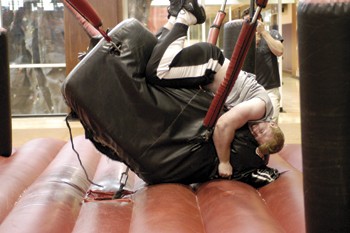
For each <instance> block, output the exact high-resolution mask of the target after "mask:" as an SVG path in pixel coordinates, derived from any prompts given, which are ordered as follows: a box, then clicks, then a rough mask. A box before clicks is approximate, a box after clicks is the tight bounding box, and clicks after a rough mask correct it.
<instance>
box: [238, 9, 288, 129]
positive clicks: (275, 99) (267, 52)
mask: <svg viewBox="0 0 350 233" xmlns="http://www.w3.org/2000/svg"><path fill="white" fill-rule="evenodd" d="M242 16H243V19H247V18H249V9H246V10H244V11H243V14H242ZM283 50H284V46H283V37H282V36H281V35H280V34H279V32H278V31H277V30H274V29H272V30H270V31H267V30H265V24H264V22H263V19H262V17H261V15H259V18H258V25H257V27H256V52H255V73H256V80H257V81H258V83H259V84H260V85H262V86H263V87H264V88H265V89H266V91H267V92H268V95H269V97H270V99H271V102H272V104H273V109H274V113H273V117H272V120H273V121H274V122H276V123H278V117H279V112H280V107H281V104H280V101H281V92H280V90H279V88H280V87H281V79H280V74H279V69H278V57H280V56H282V55H283Z"/></svg>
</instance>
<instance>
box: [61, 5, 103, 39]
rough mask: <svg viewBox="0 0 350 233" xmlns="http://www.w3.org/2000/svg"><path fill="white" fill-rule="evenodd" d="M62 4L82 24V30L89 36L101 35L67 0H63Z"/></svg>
mask: <svg viewBox="0 0 350 233" xmlns="http://www.w3.org/2000/svg"><path fill="white" fill-rule="evenodd" d="M63 4H64V5H65V7H67V9H68V10H69V11H70V12H72V14H73V15H74V16H75V18H76V19H77V20H78V22H79V23H80V24H81V25H82V26H83V28H84V30H85V31H86V33H87V34H88V35H89V36H90V37H96V36H98V35H101V33H100V32H99V31H98V30H97V29H96V28H94V26H92V24H91V23H90V22H88V21H87V20H86V19H85V18H84V17H83V16H82V15H81V14H80V13H79V12H78V11H77V10H76V9H75V8H74V7H73V6H72V5H70V4H69V3H68V2H67V0H63Z"/></svg>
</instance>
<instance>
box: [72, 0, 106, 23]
mask: <svg viewBox="0 0 350 233" xmlns="http://www.w3.org/2000/svg"><path fill="white" fill-rule="evenodd" d="M65 1H66V2H67V3H68V4H70V5H71V6H72V7H73V8H74V9H75V10H76V11H77V12H79V14H81V15H82V16H83V17H84V18H85V19H86V20H87V21H89V22H90V23H91V24H92V26H94V27H95V28H99V27H101V26H102V20H101V19H100V17H99V16H98V14H97V12H96V11H95V10H94V8H93V7H92V6H91V5H90V3H89V2H87V1H86V0H65Z"/></svg>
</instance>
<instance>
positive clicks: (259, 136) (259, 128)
mask: <svg viewBox="0 0 350 233" xmlns="http://www.w3.org/2000/svg"><path fill="white" fill-rule="evenodd" d="M272 127H276V124H275V123H274V122H267V121H266V122H259V123H256V124H252V125H250V126H249V129H250V132H251V133H252V135H253V136H254V138H255V140H256V141H257V142H258V143H259V145H262V144H264V143H266V142H268V141H270V140H271V139H272V138H273V136H274V135H273V131H272Z"/></svg>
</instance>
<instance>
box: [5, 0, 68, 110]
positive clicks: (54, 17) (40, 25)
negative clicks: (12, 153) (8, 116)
mask: <svg viewBox="0 0 350 233" xmlns="http://www.w3.org/2000/svg"><path fill="white" fill-rule="evenodd" d="M0 4H1V14H0V16H1V17H0V18H1V20H0V26H1V27H3V28H5V29H6V30H7V36H8V50H9V63H10V86H11V109H12V110H11V111H12V115H43V114H45V115H46V114H63V113H66V112H67V109H66V108H67V107H66V105H65V103H64V101H63V98H62V94H61V90H60V89H61V83H62V82H63V80H64V78H65V50H64V22H63V9H64V6H63V4H62V3H61V2H60V1H58V0H0Z"/></svg>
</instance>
